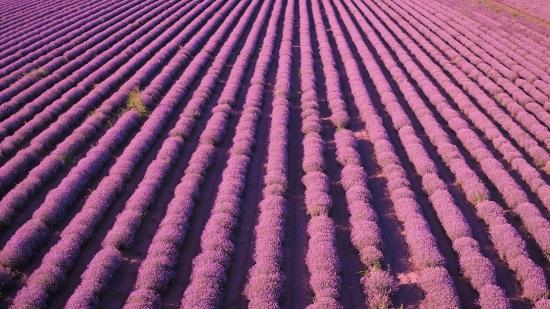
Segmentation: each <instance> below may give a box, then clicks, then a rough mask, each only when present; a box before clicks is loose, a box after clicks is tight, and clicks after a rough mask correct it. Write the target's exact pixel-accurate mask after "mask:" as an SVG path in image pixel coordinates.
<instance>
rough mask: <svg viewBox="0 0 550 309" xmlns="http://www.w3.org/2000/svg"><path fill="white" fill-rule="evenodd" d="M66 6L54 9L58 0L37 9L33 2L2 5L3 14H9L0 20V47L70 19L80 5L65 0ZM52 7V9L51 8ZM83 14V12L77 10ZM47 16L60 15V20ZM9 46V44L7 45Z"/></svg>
mask: <svg viewBox="0 0 550 309" xmlns="http://www.w3.org/2000/svg"><path fill="white" fill-rule="evenodd" d="M66 3H67V6H66V7H65V8H66V9H65V10H56V9H53V8H55V6H56V5H59V1H52V2H49V3H44V4H43V5H41V6H40V8H39V9H37V8H36V4H35V3H25V4H22V3H11V4H5V5H3V6H2V13H3V14H11V16H10V17H11V18H10V19H9V20H5V21H3V22H2V31H0V36H1V39H0V44H1V45H0V46H2V49H5V48H6V46H5V45H6V43H7V42H9V41H10V40H14V39H15V38H21V37H22V36H26V37H25V39H26V38H28V37H30V35H29V34H30V33H32V34H36V33H39V32H40V31H44V30H45V29H50V28H52V27H54V26H55V25H57V24H60V23H61V22H62V21H64V20H65V19H63V18H66V19H70V18H72V17H74V16H75V12H74V10H75V8H77V7H79V5H82V3H78V2H77V1H67V2H66ZM100 3H101V1H98V0H96V1H90V2H87V3H86V4H88V5H92V4H95V5H99V4H100ZM52 9H53V10H52ZM79 13H80V14H83V13H85V12H82V11H81V12H79ZM48 17H60V20H50V19H48ZM22 25H27V27H21V26H22ZM8 46H9V45H8Z"/></svg>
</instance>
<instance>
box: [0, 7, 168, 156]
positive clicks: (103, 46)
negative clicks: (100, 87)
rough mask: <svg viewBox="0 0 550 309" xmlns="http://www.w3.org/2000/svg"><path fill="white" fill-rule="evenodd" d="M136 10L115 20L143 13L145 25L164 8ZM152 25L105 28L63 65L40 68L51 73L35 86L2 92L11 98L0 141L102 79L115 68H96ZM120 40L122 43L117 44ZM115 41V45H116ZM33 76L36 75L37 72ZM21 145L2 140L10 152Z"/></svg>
mask: <svg viewBox="0 0 550 309" xmlns="http://www.w3.org/2000/svg"><path fill="white" fill-rule="evenodd" d="M149 5H151V3H149ZM138 9H141V12H136V13H135V14H132V15H130V16H124V14H123V15H121V16H119V17H120V18H128V19H132V20H135V19H138V20H139V19H141V18H139V17H142V16H143V15H145V14H147V15H146V16H145V17H144V18H143V19H144V20H139V21H142V22H145V21H146V20H147V18H151V17H153V16H154V13H158V12H162V9H167V8H166V7H163V8H160V7H159V8H156V9H155V10H153V11H154V13H153V12H150V13H149V11H150V10H147V8H146V7H145V8H144V7H141V8H139V7H135V10H136V11H137V10H138ZM126 12H128V14H131V13H133V12H132V11H131V10H130V11H126ZM126 12H125V13H126ZM165 14H167V13H165ZM113 22H114V21H113ZM105 24H108V23H105ZM152 24H153V23H149V27H143V28H142V29H139V30H138V28H137V27H136V26H135V24H131V25H129V26H128V27H125V28H126V29H124V30H123V29H122V28H123V27H124V23H120V24H118V25H114V26H112V27H111V28H109V31H107V32H105V33H101V35H98V36H97V37H95V38H93V40H90V41H89V42H88V43H90V46H85V47H86V48H91V49H89V50H88V51H87V52H86V53H85V54H83V55H81V56H80V57H78V58H76V59H75V61H71V62H69V63H66V65H63V64H62V63H61V62H59V61H53V62H54V63H53V67H49V66H48V67H44V68H43V69H42V70H46V72H51V73H53V74H50V75H48V76H47V77H45V78H43V79H41V80H40V81H39V82H37V83H36V84H34V85H32V86H27V85H20V84H19V82H17V83H15V84H14V85H12V86H11V87H10V88H8V89H6V90H7V91H3V92H0V96H2V94H3V93H5V92H6V93H5V94H6V96H7V97H8V98H9V97H11V95H12V94H15V96H14V97H11V98H9V99H8V101H7V102H5V103H3V104H2V105H0V119H3V120H4V119H5V120H4V121H2V122H1V123H0V128H1V132H0V138H2V139H3V138H4V137H5V136H6V135H8V134H9V133H11V132H13V131H14V130H16V129H18V128H19V127H20V126H21V125H22V124H24V123H25V121H27V120H29V119H31V118H32V116H34V114H35V113H37V112H40V111H41V110H42V108H43V107H44V106H47V105H48V104H49V103H51V102H52V101H55V100H56V99H57V98H59V97H60V96H62V95H63V94H65V93H66V92H67V91H68V90H69V89H71V88H74V87H75V86H77V84H78V86H79V87H78V88H77V89H80V90H81V91H82V89H90V88H92V87H93V85H94V84H98V83H100V82H101V79H100V78H98V77H103V78H105V77H106V76H108V74H110V73H112V72H113V71H114V69H116V67H112V66H109V67H104V69H103V71H105V69H110V71H107V72H105V73H103V74H101V73H100V72H101V71H100V72H98V69H99V68H100V66H102V65H104V64H105V63H106V62H107V61H109V60H111V59H113V58H114V57H116V56H117V55H118V54H120V53H121V52H122V51H123V50H124V49H125V48H126V47H128V45H129V44H131V43H132V42H135V40H136V39H137V38H139V36H140V34H141V35H143V33H146V30H145V29H146V28H152ZM119 30H120V31H119ZM134 30H138V31H136V32H135V33H133V34H132V35H130V33H131V32H132V31H134ZM149 30H150V29H149ZM114 32H118V33H114ZM121 40H122V42H120V41H121ZM117 42H119V43H118V44H116V43H117ZM93 44H98V46H93ZM114 44H116V46H114V47H115V48H112V49H111V47H112V46H113V45H114ZM85 45H87V44H85ZM92 47H93V48H92ZM97 55H100V56H97ZM59 66H61V68H60V69H59V70H57V71H55V70H56V69H57V68H58V67H59ZM90 72H94V74H92V75H90ZM36 74H40V73H39V72H37V73H36ZM48 74H49V73H48ZM82 78H86V80H85V82H81V80H82ZM24 79H25V78H22V79H20V80H19V81H22V80H24ZM79 82H80V83H79ZM23 84H24V83H23ZM73 93H74V92H73ZM66 95H69V94H66ZM71 98H72V99H73V100H77V99H78V98H79V97H78V96H74V95H73V96H71ZM20 107H23V108H20ZM8 117H9V118H8ZM6 118H7V119H6ZM21 142H22V139H21V138H20V137H18V136H13V137H12V138H11V140H10V141H6V140H3V141H2V143H3V144H4V143H7V144H8V145H10V146H11V147H12V148H11V149H13V147H14V146H15V145H17V143H21ZM4 152H5V150H2V153H4Z"/></svg>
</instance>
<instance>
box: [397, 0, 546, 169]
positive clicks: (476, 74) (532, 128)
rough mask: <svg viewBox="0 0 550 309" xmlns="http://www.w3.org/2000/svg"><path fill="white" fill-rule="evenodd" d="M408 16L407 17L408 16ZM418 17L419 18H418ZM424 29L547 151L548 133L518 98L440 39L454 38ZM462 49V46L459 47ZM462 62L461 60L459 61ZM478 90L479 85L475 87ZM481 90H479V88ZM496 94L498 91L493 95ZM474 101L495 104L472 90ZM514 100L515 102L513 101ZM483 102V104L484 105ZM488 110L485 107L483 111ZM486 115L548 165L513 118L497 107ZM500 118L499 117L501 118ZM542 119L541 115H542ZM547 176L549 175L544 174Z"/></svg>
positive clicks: (415, 22) (544, 153)
mask: <svg viewBox="0 0 550 309" xmlns="http://www.w3.org/2000/svg"><path fill="white" fill-rule="evenodd" d="M403 5H404V6H407V7H408V5H407V4H403ZM408 11H409V12H408V13H409V14H411V15H414V16H415V17H417V16H418V14H415V13H414V10H408ZM407 16H410V15H407ZM420 18H421V17H420ZM407 19H408V21H409V23H413V24H415V25H419V24H420V23H419V22H417V21H416V20H414V19H413V18H412V17H408V18H407ZM427 23H429V22H427ZM420 26H421V27H422V29H423V33H424V35H425V36H427V37H428V38H430V40H432V41H433V42H434V44H436V46H437V47H438V48H440V49H441V50H442V51H443V52H444V53H445V54H447V55H448V57H449V59H453V62H455V63H457V65H458V66H459V67H460V68H461V69H462V70H463V71H464V72H465V73H466V74H468V76H470V77H471V78H473V79H475V80H477V81H478V83H479V85H480V86H481V87H483V88H484V89H486V90H487V91H488V92H489V93H493V94H494V95H495V98H496V100H497V101H498V102H499V103H500V104H502V105H504V106H505V107H506V109H507V110H508V112H509V113H510V114H511V115H513V116H514V118H515V119H516V120H517V121H518V122H519V123H521V124H522V126H523V127H525V128H526V129H527V130H528V131H529V132H530V133H531V134H532V135H533V136H535V138H537V139H538V140H539V141H541V142H544V143H545V144H547V145H546V148H548V149H550V144H549V143H550V131H549V130H548V128H546V127H545V126H543V125H541V124H540V123H539V122H538V121H537V119H536V118H535V117H534V116H533V115H531V114H529V113H527V112H526V111H525V110H524V108H523V107H522V106H521V105H520V104H518V103H517V102H516V100H517V99H519V98H520V97H519V96H515V97H514V98H512V97H510V96H509V95H507V94H506V93H504V92H500V93H498V89H500V91H501V90H502V89H501V88H500V87H499V86H498V85H497V84H495V83H494V82H492V81H491V80H490V79H489V78H487V77H485V76H484V73H482V72H480V71H479V70H478V69H477V68H476V67H475V66H472V65H470V64H469V63H468V62H467V61H465V60H464V58H463V57H462V54H465V55H466V56H468V55H470V56H471V55H472V54H471V53H470V52H468V51H465V50H463V49H464V47H463V46H462V45H460V44H459V45H458V46H456V44H453V45H455V47H456V48H458V51H459V52H460V53H458V52H457V51H455V50H453V49H452V48H451V47H449V45H448V44H447V43H445V42H444V41H443V40H441V37H443V38H445V39H446V40H448V41H450V42H453V41H454V39H453V38H452V37H450V35H449V34H445V33H443V32H439V31H438V34H437V35H435V34H433V33H432V32H431V30H429V29H426V27H425V26H423V25H421V24H420ZM461 46H462V47H461ZM461 59H462V60H461ZM485 73H489V71H487V70H485ZM459 82H460V83H464V82H466V83H470V80H469V79H468V80H465V81H462V80H461V81H459ZM475 87H476V88H478V89H479V87H478V86H475ZM480 90H481V89H480ZM494 91H497V92H494ZM475 95H476V99H477V98H482V99H477V100H478V101H480V104H481V105H484V108H486V107H485V106H487V104H491V106H495V107H496V103H495V102H494V100H493V99H491V98H490V97H489V96H488V95H486V94H485V93H484V92H483V91H482V90H481V91H475ZM514 99H516V100H514ZM485 102H491V103H485ZM518 102H519V103H522V101H521V100H519V101H518ZM484 103H485V104H484ZM486 109H488V108H486ZM533 111H534V112H536V111H537V109H533ZM488 112H489V113H490V114H491V116H493V117H494V118H495V119H496V120H497V121H498V122H499V124H501V126H502V127H503V128H504V129H505V130H507V131H508V132H509V133H510V135H511V136H512V137H513V138H514V139H515V140H516V142H517V143H518V144H519V145H520V146H521V147H522V148H524V149H525V150H526V151H527V152H528V154H529V155H530V156H531V157H532V158H533V159H534V160H535V161H537V160H541V161H542V162H540V163H539V164H542V165H545V164H547V162H548V159H549V158H550V155H548V153H547V152H546V151H543V149H541V147H539V146H538V144H537V142H536V141H535V140H534V139H533V138H531V137H530V136H529V135H528V134H525V133H524V132H523V130H522V129H521V127H519V126H518V125H517V124H516V123H515V122H514V120H513V118H512V117H510V116H509V115H507V114H506V113H504V112H503V111H501V109H500V108H491V109H488ZM538 112H540V113H543V114H544V115H546V116H548V115H547V113H546V112H545V111H544V110H540V109H539V110H538ZM497 114H498V115H499V117H496V115H497ZM501 115H502V116H501ZM541 117H542V116H541ZM547 173H550V172H547Z"/></svg>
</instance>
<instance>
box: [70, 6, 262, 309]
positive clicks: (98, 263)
mask: <svg viewBox="0 0 550 309" xmlns="http://www.w3.org/2000/svg"><path fill="white" fill-rule="evenodd" d="M256 5H257V3H255V4H253V5H251V6H250V8H249V10H254V9H255V6H256ZM264 11H265V10H264ZM243 16H246V17H247V18H248V19H247V18H244V19H241V21H240V23H239V24H237V26H235V31H233V32H232V33H231V35H230V37H229V38H228V39H227V40H226V42H228V43H227V44H224V46H222V48H221V50H220V53H219V54H218V55H217V56H216V59H215V60H214V62H213V64H212V66H211V67H210V68H209V70H208V73H207V75H206V76H205V77H204V78H203V79H202V81H201V84H200V85H199V87H198V89H197V90H196V91H195V93H194V94H193V97H192V98H191V100H190V101H189V103H188V104H187V106H186V107H185V109H184V111H183V112H182V114H181V115H180V119H179V121H178V122H177V124H176V126H175V127H174V128H173V129H172V130H171V133H170V136H171V137H169V138H168V139H166V140H165V141H164V142H163V144H162V147H161V149H160V151H159V153H158V155H157V157H156V158H155V160H154V161H153V162H152V163H151V165H149V167H148V168H147V171H146V173H145V176H144V179H143V180H142V181H141V183H140V184H139V186H138V188H137V190H136V191H135V192H134V193H133V194H132V196H131V197H130V198H129V200H128V201H127V202H126V206H125V208H124V210H123V211H122V213H120V214H119V215H118V216H117V220H116V222H115V224H114V227H113V228H112V229H111V230H110V231H109V232H108V234H107V236H106V237H105V239H104V240H103V244H102V245H103V249H101V251H100V252H99V253H97V254H96V257H95V258H94V260H93V261H92V262H91V263H90V264H89V265H88V268H87V271H86V272H85V273H84V274H83V275H82V283H81V284H80V285H79V287H78V288H77V289H76V291H75V292H74V293H73V295H72V296H71V298H70V299H69V302H68V303H67V306H66V307H67V308H76V307H78V308H90V307H95V305H96V304H97V303H98V301H99V299H98V295H101V292H102V291H103V290H104V289H105V288H106V287H107V286H108V284H109V282H110V280H111V278H112V275H113V274H114V273H115V272H116V270H117V268H118V266H117V261H118V260H119V259H118V257H119V256H120V257H122V252H121V251H120V249H123V248H129V247H130V246H131V244H132V243H133V240H134V235H135V233H136V231H137V229H138V228H139V226H140V225H141V222H142V216H141V214H142V213H144V212H146V211H147V208H148V207H149V205H150V204H152V203H153V201H154V199H155V197H156V194H157V192H158V190H159V189H160V187H161V185H162V182H163V181H164V179H165V178H166V177H167V175H168V172H169V170H170V167H171V166H172V164H173V163H174V162H175V161H176V160H177V157H178V155H179V153H181V150H182V147H183V143H184V140H185V139H187V138H188V137H190V134H191V130H192V128H193V127H194V124H195V122H196V116H197V115H196V112H197V111H199V112H200V111H201V109H202V107H203V105H204V104H205V103H206V102H207V101H208V98H209V97H210V96H211V94H212V92H213V90H214V87H215V85H216V83H217V82H218V80H219V76H220V74H221V71H222V70H223V67H224V66H225V65H226V63H227V60H228V58H229V57H230V55H231V52H232V50H233V48H234V47H235V45H236V43H237V40H238V38H239V37H240V36H241V35H242V33H243V31H244V28H245V27H246V25H247V23H248V22H249V19H250V17H251V16H252V15H251V14H249V12H245V13H244V15H243ZM225 27H229V26H225ZM222 32H223V31H222ZM222 32H220V34H216V35H218V36H220V37H221V33H222ZM210 42H214V41H212V40H211V41H210ZM212 45H214V44H213V43H208V44H207V46H206V47H205V48H207V49H213V48H214V46H212ZM211 46H212V47H211ZM202 53H204V56H206V55H208V53H207V52H206V50H203V51H202V52H201V54H202ZM201 54H199V55H201ZM198 57H200V56H198ZM175 89H177V91H176V90H175ZM183 93H184V92H182V91H181V89H179V88H172V89H171V90H170V92H168V94H167V95H166V97H165V98H166V99H165V100H167V101H168V102H170V101H172V102H178V101H179V100H180V98H181V96H182V95H183ZM161 104H162V102H161ZM173 132H181V133H178V134H173ZM96 282H101V284H99V285H98V284H97V283H96Z"/></svg>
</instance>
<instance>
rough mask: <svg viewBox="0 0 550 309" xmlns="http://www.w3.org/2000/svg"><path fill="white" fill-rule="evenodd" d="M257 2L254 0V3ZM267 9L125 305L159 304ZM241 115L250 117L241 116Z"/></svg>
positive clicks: (181, 129) (177, 131) (181, 130)
mask: <svg viewBox="0 0 550 309" xmlns="http://www.w3.org/2000/svg"><path fill="white" fill-rule="evenodd" d="M256 5H257V3H256V2H255V4H254V6H256ZM270 8H271V3H270V2H264V4H263V5H262V8H261V11H260V13H259V14H258V16H259V17H258V18H257V19H256V20H255V22H254V24H253V26H252V29H251V32H250V34H249V36H248V37H247V39H246V42H245V44H244V47H243V49H242V51H241V53H240V54H239V56H238V58H237V60H236V62H235V64H234V66H233V68H232V70H231V73H230V76H229V78H228V81H227V83H226V87H225V88H224V90H223V92H222V94H221V96H220V99H219V100H218V104H217V106H216V107H215V108H214V109H213V114H212V117H211V118H210V120H209V121H208V123H207V126H206V128H205V130H204V131H203V132H202V134H201V136H200V139H199V146H198V148H197V150H196V151H195V152H194V153H193V155H192V157H191V159H190V161H189V165H188V167H187V169H186V170H185V172H184V176H183V177H182V179H181V181H180V183H179V185H178V186H177V187H176V190H175V196H174V198H173V199H172V201H170V203H169V204H168V207H167V211H166V214H165V217H164V219H163V220H162V222H161V224H160V225H159V228H158V230H157V232H156V234H155V236H154V238H153V241H152V244H151V245H150V247H149V249H148V253H147V257H146V258H145V259H144V260H143V262H142V263H141V265H140V268H139V270H138V276H137V280H136V283H135V287H134V291H133V292H132V293H131V294H130V296H129V298H128V300H127V302H126V308H141V306H144V305H145V304H151V305H150V306H153V307H159V306H160V294H159V293H160V292H162V291H164V290H165V289H166V288H167V286H168V283H169V281H170V280H171V279H172V278H173V276H174V268H175V267H176V265H177V257H178V255H179V247H180V246H181V244H182V243H183V241H184V240H185V235H186V227H187V224H188V220H189V218H190V216H191V215H192V212H193V208H194V206H195V201H196V199H197V198H198V195H199V193H200V185H201V184H202V182H203V180H204V176H205V175H206V173H207V169H208V167H209V166H210V164H211V162H212V160H213V157H214V154H215V145H216V144H218V143H219V142H221V140H222V139H223V136H224V134H225V130H226V127H227V118H228V117H229V114H230V113H231V112H232V108H231V107H232V106H233V105H234V104H235V99H236V96H237V92H238V90H239V86H240V84H241V83H242V78H243V76H244V72H245V69H246V67H247V66H248V63H249V61H250V57H251V55H252V53H253V52H254V50H256V44H257V41H258V39H259V36H260V32H261V30H262V28H263V24H264V22H265V21H266V18H267V15H268V14H269V11H270ZM247 16H248V15H247ZM189 113H190V114H188V115H186V116H187V117H195V113H196V111H194V110H193V109H190V110H189ZM242 117H245V118H247V117H249V116H244V115H243V116H242ZM180 121H181V125H180V126H176V128H174V130H172V132H171V133H170V135H171V136H182V135H185V134H186V132H187V131H189V129H188V127H189V126H187V125H186V122H185V118H181V119H180ZM116 238H117V237H116V234H113V237H111V238H109V237H108V238H106V241H107V242H109V243H114V244H116V243H118V242H115V241H116ZM125 239H127V238H126V237H123V238H122V239H121V240H123V241H124V240H125ZM160 252H162V254H163V255H164V254H166V255H167V256H168V257H169V258H168V259H159V257H158V253H160ZM153 304H154V305H153Z"/></svg>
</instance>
